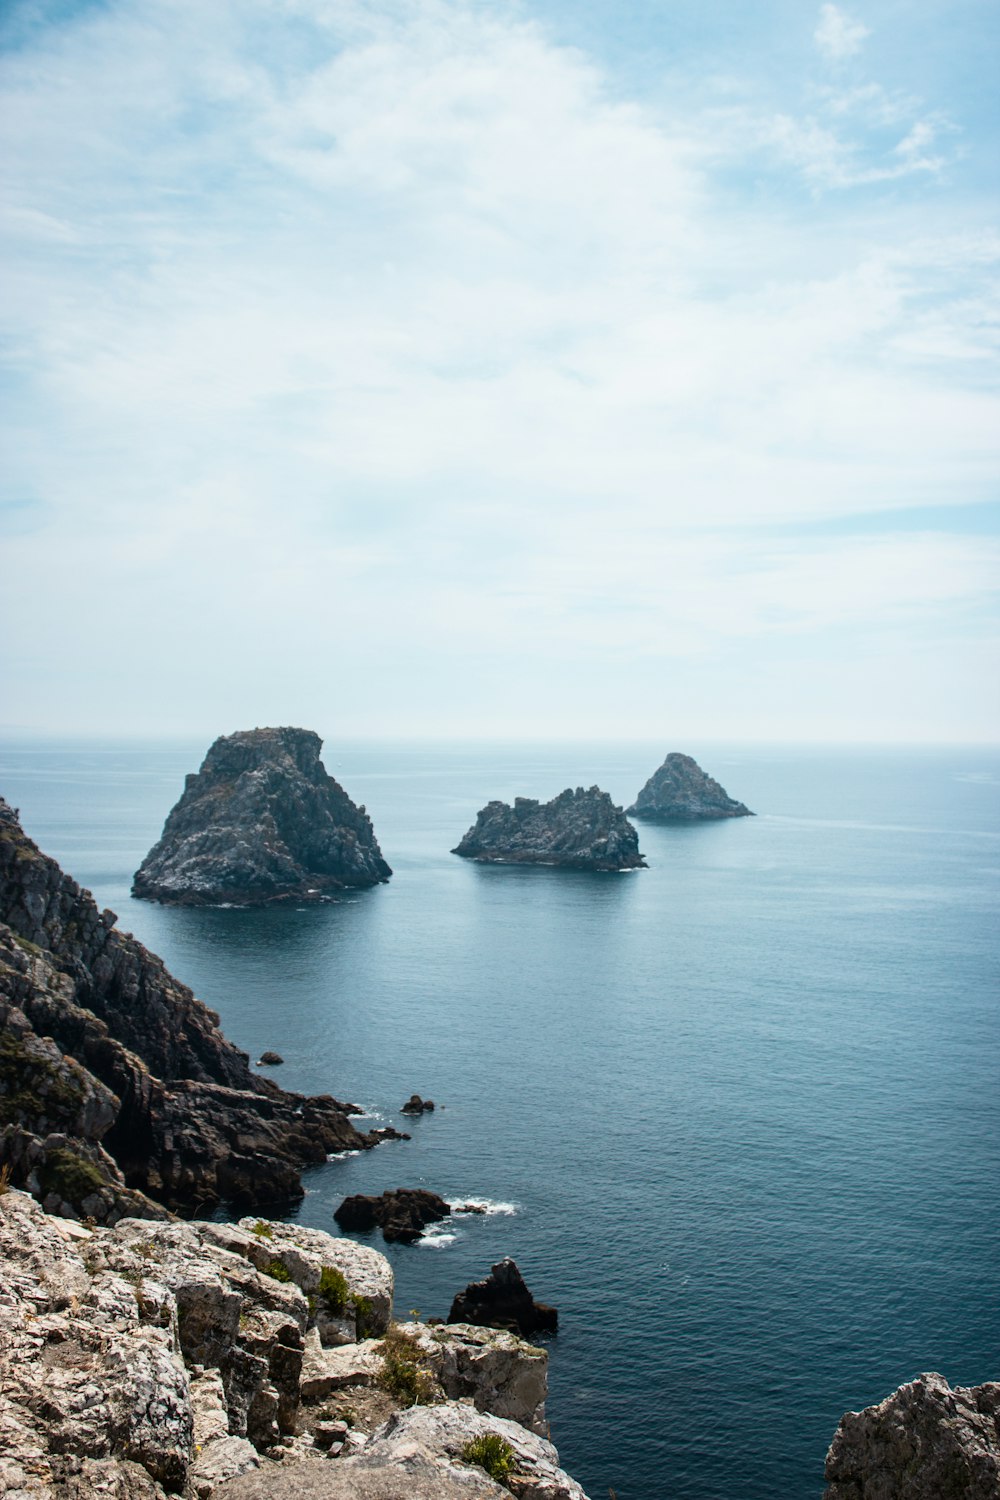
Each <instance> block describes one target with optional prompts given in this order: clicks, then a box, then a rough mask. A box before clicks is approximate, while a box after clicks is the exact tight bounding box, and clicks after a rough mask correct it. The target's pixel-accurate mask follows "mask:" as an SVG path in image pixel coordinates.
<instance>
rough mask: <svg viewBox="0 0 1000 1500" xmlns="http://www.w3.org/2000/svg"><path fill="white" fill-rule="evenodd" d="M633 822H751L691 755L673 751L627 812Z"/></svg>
mask: <svg viewBox="0 0 1000 1500" xmlns="http://www.w3.org/2000/svg"><path fill="white" fill-rule="evenodd" d="M628 812H629V817H631V818H648V819H649V820H650V821H651V822H654V823H701V822H708V821H712V820H715V819H718V818H752V817H753V813H752V812H751V811H750V809H749V807H745V806H744V805H743V803H742V802H737V801H736V800H735V799H734V798H733V797H730V796H729V795H728V793H727V792H726V791H725V789H724V788H723V787H721V786H720V785H719V783H718V782H717V781H714V780H713V779H712V777H711V776H708V775H707V774H706V773H705V772H704V771H703V770H702V769H701V766H699V764H698V762H697V761H696V760H693V759H692V757H691V756H690V755H681V754H680V753H679V751H676V750H674V751H671V753H670V754H669V755H668V756H667V758H666V760H665V761H664V762H663V764H662V766H660V768H659V770H657V771H654V772H653V774H652V776H651V777H650V778H649V780H648V781H647V782H646V785H645V786H644V787H643V789H642V791H641V792H640V793H639V795H638V797H636V799H635V802H634V803H633V804H632V806H631V807H630V808H629V810H628Z"/></svg>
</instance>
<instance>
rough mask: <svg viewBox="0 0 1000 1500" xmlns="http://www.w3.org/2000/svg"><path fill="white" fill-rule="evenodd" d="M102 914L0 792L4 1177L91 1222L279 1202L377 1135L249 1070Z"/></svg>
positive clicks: (175, 985)
mask: <svg viewBox="0 0 1000 1500" xmlns="http://www.w3.org/2000/svg"><path fill="white" fill-rule="evenodd" d="M115 921H116V918H115V916H114V913H113V912H109V911H105V912H99V911H98V910H97V907H96V906H95V904H94V902H93V900H92V899H91V897H90V894H89V892H87V891H83V890H81V889H80V887H79V886H78V885H77V884H76V882H75V881H73V880H71V879H70V878H69V876H67V875H64V874H63V872H62V871H61V870H60V868H59V866H58V865H57V864H56V863H55V861H54V860H51V859H48V858H46V856H45V855H43V854H42V853H41V852H40V851H39V850H38V849H37V848H36V846H35V845H34V844H33V843H32V842H31V840H30V839H29V838H27V836H26V835H25V834H24V832H23V830H22V829H21V827H20V824H19V823H18V821H17V817H16V815H15V814H14V812H13V810H12V809H11V808H10V807H8V806H7V804H6V802H4V801H3V799H2V798H0V1164H3V1163H5V1162H6V1163H7V1164H8V1165H9V1166H10V1168H11V1175H12V1180H13V1181H14V1182H15V1183H16V1184H17V1185H19V1186H22V1185H23V1186H27V1187H29V1188H30V1190H31V1191H32V1192H34V1193H35V1194H36V1195H37V1196H38V1197H39V1198H40V1199H42V1200H44V1201H45V1203H46V1204H47V1206H48V1207H50V1208H52V1209H54V1210H56V1211H58V1212H60V1213H75V1214H77V1215H78V1216H80V1217H92V1218H94V1219H95V1220H96V1221H97V1222H98V1223H112V1222H114V1220H115V1219H116V1218H120V1217H122V1216H123V1215H127V1216H139V1215H142V1216H150V1217H163V1216H164V1206H165V1207H166V1208H168V1209H174V1210H179V1211H182V1212H183V1211H187V1212H191V1211H192V1210H193V1209H195V1208H196V1207H201V1208H204V1207H210V1206H212V1205H214V1204H216V1203H218V1202H219V1201H220V1200H227V1201H229V1202H231V1203H240V1204H246V1205H247V1206H248V1207H249V1206H253V1205H256V1204H264V1203H278V1202H282V1203H287V1202H290V1201H293V1200H294V1199H296V1198H298V1197H301V1196H302V1191H303V1190H302V1184H301V1179H300V1170H301V1167H302V1166H303V1165H305V1164H307V1163H309V1164H316V1163H319V1162H322V1161H324V1160H325V1159H326V1156H327V1155H328V1154H329V1153H330V1152H332V1151H343V1150H349V1149H350V1150H358V1149H362V1148H366V1147H369V1146H373V1145H376V1144H377V1142H378V1141H379V1140H380V1139H383V1136H382V1135H381V1134H378V1133H376V1132H372V1133H370V1134H367V1135H362V1134H361V1133H359V1132H358V1131H357V1130H356V1129H355V1128H354V1126H353V1125H352V1124H351V1122H350V1120H349V1119H348V1118H347V1112H348V1111H349V1110H353V1109H354V1106H352V1105H345V1104H341V1103H340V1102H339V1101H338V1100H336V1099H333V1098H330V1097H328V1096H325V1095H322V1096H319V1097H316V1098H306V1097H303V1096H302V1095H298V1094H288V1093H285V1092H284V1091H283V1090H282V1089H280V1088H278V1087H277V1085H275V1084H273V1083H271V1082H270V1081H269V1080H267V1079H264V1078H261V1077H259V1076H257V1075H255V1074H254V1073H252V1071H251V1069H250V1066H249V1059H248V1057H247V1055H246V1053H245V1052H241V1051H240V1050H239V1049H238V1048H237V1047H234V1046H233V1045H232V1043H230V1042H228V1041H227V1040H226V1038H225V1037H224V1036H223V1035H222V1033H221V1031H220V1030H219V1025H218V1021H219V1018H218V1016H217V1015H215V1013H214V1012H213V1011H210V1010H208V1009H207V1008H206V1007H205V1006H204V1005H202V1004H201V1002H200V1001H198V1000H196V999H195V997H194V995H193V994H192V993H191V991H190V990H189V989H188V988H187V987H186V986H185V985H183V984H180V983H179V982H178V981H177V980H176V979H174V978H173V977H172V975H170V974H169V973H168V972H167V970H166V969H165V967H164V966H163V964H162V963H161V961H160V960H159V959H158V958H156V956H155V955H154V954H152V953H149V952H148V951H147V950H146V949H145V948H144V947H143V946H142V944H141V943H138V942H136V940H135V939H134V938H132V937H130V936H129V935H128V934H123V933H120V932H118V931H116V930H115ZM154 1200H155V1201H154Z"/></svg>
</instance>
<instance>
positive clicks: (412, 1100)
mask: <svg viewBox="0 0 1000 1500" xmlns="http://www.w3.org/2000/svg"><path fill="white" fill-rule="evenodd" d="M399 1112H400V1114H401V1115H423V1114H427V1113H428V1112H429V1113H431V1114H433V1113H434V1100H433V1099H421V1097H420V1095H419V1094H411V1095H410V1097H409V1099H407V1101H406V1103H405V1104H404V1105H403V1106H402V1108H401V1109H400V1111H399Z"/></svg>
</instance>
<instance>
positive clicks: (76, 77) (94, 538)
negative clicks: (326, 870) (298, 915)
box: [0, 0, 1000, 749]
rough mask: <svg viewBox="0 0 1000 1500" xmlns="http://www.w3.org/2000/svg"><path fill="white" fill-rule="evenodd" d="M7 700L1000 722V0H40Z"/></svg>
mask: <svg viewBox="0 0 1000 1500" xmlns="http://www.w3.org/2000/svg"><path fill="white" fill-rule="evenodd" d="M0 41H2V48H3V50H2V56H0V107H2V112H3V125H2V128H3V135H4V140H5V149H4V151H3V158H2V176H3V194H4V242H3V251H2V256H3V260H2V265H0V273H2V291H0V297H2V303H3V307H2V321H3V343H4V352H3V366H2V376H0V378H2V397H3V399H2V444H3V462H2V469H3V475H2V491H0V530H2V535H3V568H2V575H0V576H2V578H3V590H2V598H3V603H2V619H0V628H2V648H0V649H2V653H3V661H2V666H3V696H2V707H0V719H2V721H3V724H4V727H22V728H40V729H45V730H49V731H55V732H60V731H66V732H79V731H99V730H108V731H113V732H117V731H129V732H134V733H139V734H145V733H149V734H153V733H160V732H170V731H174V732H184V733H197V734H203V735H204V736H205V738H206V741H207V740H208V739H210V738H212V737H214V735H215V734H218V733H223V732H230V731H232V730H233V729H236V728H243V727H248V726H252V725H254V724H266V723H299V724H304V725H307V726H309V727H314V728H316V729H319V730H320V732H321V733H324V734H326V735H329V736H334V737H335V736H337V735H344V736H357V735H365V734H373V733H374V734H389V735H396V734H398V735H400V736H407V735H442V736H444V735H452V734H454V735H461V736H475V735H496V734H503V735H512V736H533V735H538V736H552V735H556V736H559V735H565V736H574V735H581V736H588V737H609V738H618V737H631V736H636V737H640V736H641V737H655V738H658V739H662V741H663V744H664V748H665V749H668V748H684V742H685V738H688V739H691V738H692V737H693V738H696V739H698V740H703V739H705V738H717V739H718V738H729V739H744V738H762V739H785V738H793V739H797V738H802V739H827V738H833V739H848V740H850V739H861V740H865V739H875V740H896V739H902V740H910V739H913V740H923V739H927V740H949V739H950V740H996V739H1000V713H998V689H997V683H998V680H1000V661H998V655H1000V653H998V651H997V643H998V637H1000V630H998V621H997V584H998V577H1000V568H998V562H1000V506H998V500H997V477H998V468H1000V466H998V449H1000V402H998V384H1000V381H998V368H997V362H996V348H997V296H996V288H997V281H998V276H997V272H998V265H1000V208H998V197H997V182H996V173H997V164H998V139H997V137H998V134H1000V132H998V130H997V124H998V121H997V104H996V89H995V78H996V73H997V64H998V59H1000V7H998V6H997V4H996V3H995V0H905V3H903V0H859V3H858V4H856V5H855V4H853V3H852V4H850V5H847V6H843V7H842V6H840V5H833V4H819V5H817V4H812V3H809V0H753V3H749V0H589V3H586V0H525V3H523V4H505V3H492V0H477V3H468V4H462V3H457V0H108V3H101V0H91V3H83V0H75V3H74V0H3V3H2V5H0Z"/></svg>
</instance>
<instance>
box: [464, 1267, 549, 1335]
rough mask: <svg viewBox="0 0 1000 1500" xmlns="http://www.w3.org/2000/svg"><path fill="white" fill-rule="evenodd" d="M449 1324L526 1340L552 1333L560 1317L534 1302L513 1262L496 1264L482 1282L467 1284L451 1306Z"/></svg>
mask: <svg viewBox="0 0 1000 1500" xmlns="http://www.w3.org/2000/svg"><path fill="white" fill-rule="evenodd" d="M448 1322H449V1323H473V1324H477V1325H478V1326H480V1327H486V1328H509V1329H513V1330H515V1331H516V1332H517V1333H520V1334H521V1335H522V1337H525V1338H528V1337H530V1336H531V1334H533V1333H539V1332H542V1331H546V1332H550V1333H554V1332H555V1330H556V1328H557V1327H558V1324H559V1314H558V1313H557V1311H556V1309H555V1308H554V1307H548V1306H547V1305H546V1304H545V1303H544V1302H536V1301H535V1299H534V1297H533V1296H532V1295H531V1293H530V1292H529V1291H528V1288H527V1286H526V1285H525V1281H524V1277H523V1276H522V1275H521V1272H520V1271H519V1270H518V1267H517V1264H516V1262H515V1261H512V1260H510V1259H507V1260H501V1261H498V1262H497V1264H496V1265H495V1266H494V1267H493V1269H492V1270H491V1271H490V1274H489V1275H488V1276H487V1277H486V1278H485V1279H484V1280H483V1281H470V1282H469V1285H468V1286H467V1287H466V1288H465V1291H464V1292H459V1294H458V1296H457V1297H456V1298H455V1300H454V1302H453V1303H452V1304H451V1311H450V1312H449V1314H448Z"/></svg>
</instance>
